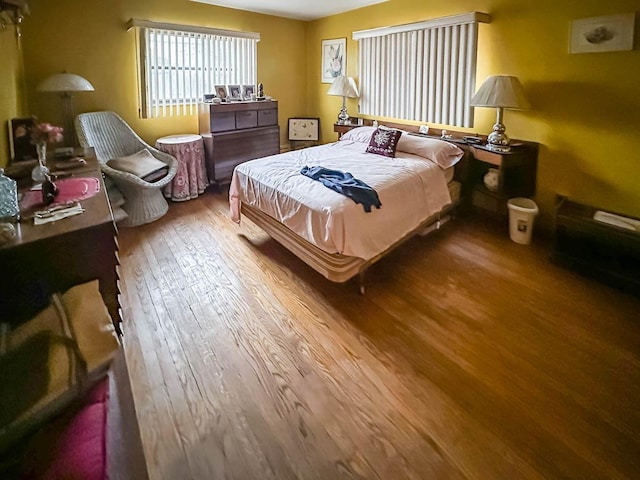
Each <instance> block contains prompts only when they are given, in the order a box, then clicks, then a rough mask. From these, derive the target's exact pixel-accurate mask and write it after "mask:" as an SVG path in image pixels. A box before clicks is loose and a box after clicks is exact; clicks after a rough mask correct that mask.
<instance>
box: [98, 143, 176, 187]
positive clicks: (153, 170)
mask: <svg viewBox="0 0 640 480" xmlns="http://www.w3.org/2000/svg"><path fill="white" fill-rule="evenodd" d="M107 165H109V166H110V167H111V168H114V169H116V170H121V171H123V172H128V173H131V174H133V175H135V176H136V177H140V178H141V179H142V180H145V181H147V182H155V181H157V180H160V179H161V178H163V177H164V176H165V175H166V174H167V173H168V171H169V167H168V166H167V165H166V164H165V163H162V162H161V161H160V160H158V159H157V158H155V157H154V156H153V155H152V154H151V152H150V151H149V150H148V149H146V148H145V149H144V150H140V151H139V152H136V153H134V154H133V155H128V156H126V157H118V158H113V159H111V160H109V161H108V162H107Z"/></svg>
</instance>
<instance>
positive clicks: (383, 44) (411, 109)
mask: <svg viewBox="0 0 640 480" xmlns="http://www.w3.org/2000/svg"><path fill="white" fill-rule="evenodd" d="M489 20H490V17H489V15H487V14H485V13H479V12H472V13H468V14H463V15H455V16H452V17H443V18H438V19H433V20H427V21H424V22H418V23H412V24H408V25H398V26H394V27H385V28H378V29H372V30H363V31H359V32H354V33H353V39H354V40H358V41H359V44H360V47H359V70H358V76H359V80H360V110H359V112H360V113H361V114H364V115H375V116H382V117H389V118H400V119H405V120H414V121H420V122H425V123H427V122H429V123H439V124H443V125H454V126H459V127H472V126H473V108H472V107H471V106H470V105H469V101H470V99H471V97H472V96H473V93H474V92H475V78H476V58H477V46H478V23H479V22H487V23H488V22H489Z"/></svg>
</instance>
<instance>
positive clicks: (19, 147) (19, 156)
mask: <svg viewBox="0 0 640 480" xmlns="http://www.w3.org/2000/svg"><path fill="white" fill-rule="evenodd" d="M34 125H35V119H34V118H33V117H25V118H12V119H11V120H9V150H10V154H11V161H12V162H21V161H24V160H34V159H37V158H38V152H37V151H36V146H35V144H33V143H31V129H32V128H33V126H34Z"/></svg>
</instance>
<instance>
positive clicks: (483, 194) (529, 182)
mask: <svg viewBox="0 0 640 480" xmlns="http://www.w3.org/2000/svg"><path fill="white" fill-rule="evenodd" d="M470 149H471V153H472V155H473V158H474V162H473V167H472V185H473V187H472V194H471V205H472V207H473V208H474V209H475V210H478V211H481V212H484V213H489V214H491V215H493V216H495V217H497V218H499V219H501V220H502V219H506V218H507V217H508V210H507V200H509V199H510V198H514V197H531V196H533V195H534V194H535V193H536V171H537V164H538V144H537V143H534V142H515V144H514V145H513V147H512V148H511V151H510V152H508V153H498V152H493V151H491V150H489V149H487V148H486V147H484V146H482V145H473V146H471V147H470ZM490 168H495V169H497V170H498V172H499V176H500V187H499V188H498V190H497V191H491V190H489V189H488V188H487V187H485V185H484V183H483V178H484V176H485V174H486V173H487V172H488V171H489V169H490Z"/></svg>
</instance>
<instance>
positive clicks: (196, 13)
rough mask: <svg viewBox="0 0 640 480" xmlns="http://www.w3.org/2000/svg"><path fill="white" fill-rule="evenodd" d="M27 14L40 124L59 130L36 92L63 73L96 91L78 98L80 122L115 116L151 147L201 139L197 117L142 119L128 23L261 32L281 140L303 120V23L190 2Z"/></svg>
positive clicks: (148, 1)
mask: <svg viewBox="0 0 640 480" xmlns="http://www.w3.org/2000/svg"><path fill="white" fill-rule="evenodd" d="M29 6H30V8H31V17H29V18H27V19H26V20H25V26H24V53H25V54H24V58H25V69H26V72H27V88H28V98H29V110H30V112H32V113H34V114H35V115H37V116H38V117H39V118H40V119H41V120H47V121H52V122H58V124H60V122H62V118H61V114H60V101H59V99H58V98H56V97H55V96H53V95H52V94H47V93H41V92H36V86H37V84H38V83H39V82H40V81H42V80H43V79H44V78H46V77H47V76H49V75H51V74H52V73H56V72H60V71H63V70H66V71H69V72H71V73H76V74H78V75H82V76H83V77H85V78H87V79H88V80H89V81H90V82H91V83H92V84H93V86H94V87H95V92H90V93H80V94H77V95H75V96H74V111H75V113H76V114H77V113H80V112H85V111H94V110H113V111H115V112H117V113H118V114H120V115H121V116H122V117H123V118H124V119H125V120H126V121H127V122H128V123H129V124H130V125H131V126H132V127H133V129H134V130H136V131H137V132H138V133H139V134H140V135H141V136H142V137H143V138H144V139H145V140H147V141H148V142H150V143H152V144H153V143H154V142H155V139H156V138H158V137H161V136H164V135H169V134H173V133H197V131H198V118H197V115H195V114H194V115H192V116H176V117H169V118H164V119H140V118H139V115H138V86H137V73H136V72H137V70H136V48H135V34H134V32H133V31H131V32H127V31H126V28H125V24H126V22H127V21H128V20H129V19H130V18H138V19H145V20H152V21H159V22H169V23H178V24H185V25H200V26H207V27H214V28H223V29H229V30H244V31H252V32H259V33H260V34H261V41H260V42H259V43H258V81H259V82H262V83H263V84H264V87H265V93H266V94H267V95H271V96H272V97H273V98H274V99H277V100H278V101H279V103H278V106H279V117H280V125H281V138H283V139H286V135H287V132H286V124H287V120H286V119H287V118H288V117H293V116H300V115H303V114H305V113H306V112H305V94H306V92H305V78H306V71H305V64H304V53H305V44H304V39H305V23H304V22H301V21H295V20H289V19H284V18H279V17H273V16H267V15H260V14H256V13H250V12H244V11H240V10H232V9H227V8H221V7H214V6H211V5H206V4H203V3H196V2H191V1H188V0H109V1H104V0H86V1H82V0H59V1H55V2H52V1H50V0H29ZM283 127H284V128H283Z"/></svg>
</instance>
